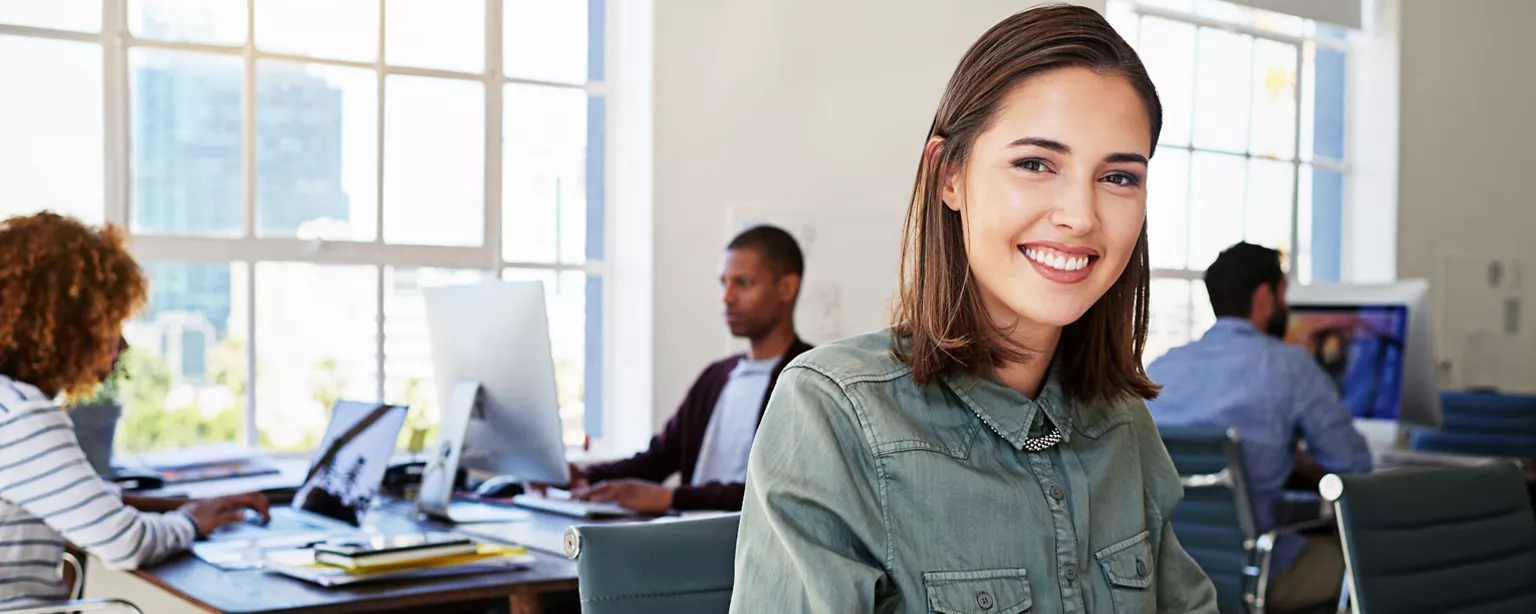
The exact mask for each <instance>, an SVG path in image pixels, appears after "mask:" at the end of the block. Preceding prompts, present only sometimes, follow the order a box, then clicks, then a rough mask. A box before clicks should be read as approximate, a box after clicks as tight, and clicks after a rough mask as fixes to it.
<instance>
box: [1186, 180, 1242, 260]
mask: <svg viewBox="0 0 1536 614" xmlns="http://www.w3.org/2000/svg"><path fill="white" fill-rule="evenodd" d="M1193 164H1194V170H1193V172H1192V173H1191V174H1190V176H1191V177H1193V178H1194V179H1193V181H1192V183H1191V185H1190V198H1189V266H1190V268H1192V269H1195V270H1204V269H1205V267H1208V266H1210V265H1211V262H1214V261H1215V260H1216V256H1217V254H1220V253H1221V251H1222V250H1224V249H1226V248H1228V247H1231V246H1232V244H1233V243H1237V242H1238V241H1241V240H1242V238H1243V201H1244V198H1243V197H1244V196H1245V193H1246V190H1245V186H1246V181H1245V177H1244V175H1245V170H1246V169H1245V167H1246V162H1245V160H1244V158H1242V157H1241V156H1229V155H1225V154H1213V153H1203V152H1197V153H1196V154H1195V155H1194V160H1193Z"/></svg>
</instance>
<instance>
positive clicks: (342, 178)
mask: <svg viewBox="0 0 1536 614" xmlns="http://www.w3.org/2000/svg"><path fill="white" fill-rule="evenodd" d="M256 105H257V108H256V164H257V170H256V182H257V185H256V201H257V208H256V228H257V234H258V235H260V236H263V237H299V238H304V239H332V240H348V239H351V240H357V241H372V240H373V237H374V229H375V226H376V218H377V217H378V187H377V186H378V184H377V179H378V155H379V144H378V120H377V117H378V113H379V111H378V108H379V107H378V105H379V96H378V81H377V77H376V76H375V73H374V72H373V71H371V70H366V69H358V68H338V67H332V66H319V65H314V64H300V63H294V62H271V61H262V62H261V63H260V64H258V65H257V73H256Z"/></svg>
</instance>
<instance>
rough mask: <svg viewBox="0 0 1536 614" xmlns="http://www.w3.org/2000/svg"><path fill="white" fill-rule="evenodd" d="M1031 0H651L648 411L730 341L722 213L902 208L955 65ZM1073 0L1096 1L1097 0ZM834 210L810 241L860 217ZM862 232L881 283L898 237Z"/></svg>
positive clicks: (860, 323)
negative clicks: (722, 282) (722, 280)
mask: <svg viewBox="0 0 1536 614" xmlns="http://www.w3.org/2000/svg"><path fill="white" fill-rule="evenodd" d="M1031 4H1033V3H1032V2H1020V1H1018V0H1013V1H1002V0H965V1H963V2H955V1H949V0H840V1H838V2H825V1H822V0H772V1H763V0H663V1H660V2H656V37H655V60H656V63H655V119H656V121H655V133H654V135H655V188H654V189H655V191H654V195H655V198H654V206H655V209H654V212H655V217H654V224H655V226H654V232H655V235H654V236H655V243H654V245H655V252H654V253H655V261H654V264H655V269H654V270H655V280H656V285H655V295H654V296H655V299H654V300H655V305H654V307H655V323H656V325H655V345H654V352H655V362H654V363H653V364H654V366H655V384H656V385H655V389H654V393H653V394H654V400H655V418H656V422H657V424H660V423H662V422H664V421H665V420H666V418H667V417H668V416H670V415H671V414H672V413H673V411H675V409H676V406H677V403H678V401H679V400H680V399H681V397H682V395H683V394H684V393H685V392H686V391H687V388H688V385H689V384H690V383H691V382H692V381H693V379H694V377H696V376H697V375H698V372H699V370H700V369H702V368H703V367H704V366H705V365H706V364H708V363H709V362H710V361H712V360H715V359H717V358H719V357H721V356H722V355H723V354H724V352H725V351H727V350H728V349H729V347H730V346H729V344H728V342H727V341H726V334H725V332H724V324H723V321H722V310H721V306H720V299H719V290H718V285H717V284H716V282H715V279H716V277H717V275H718V267H719V258H720V250H721V248H722V247H723V246H724V242H725V241H726V240H727V238H728V233H729V232H730V230H731V229H732V228H731V224H732V223H733V217H739V216H735V215H734V214H733V213H732V212H733V211H737V210H742V209H750V210H754V211H760V210H763V209H769V210H771V209H776V208H783V209H786V210H793V211H796V212H808V211H809V212H814V211H817V210H842V211H847V210H854V211H859V212H861V213H865V212H867V214H868V215H871V216H882V215H885V216H892V218H899V217H900V216H902V215H903V214H904V212H905V205H906V199H907V197H908V192H909V191H910V189H911V183H912V177H913V173H914V171H915V169H916V163H917V159H918V156H919V154H920V152H921V148H922V143H923V138H924V137H925V136H926V135H927V128H928V124H929V122H930V121H931V120H932V118H933V111H934V107H935V105H936V103H937V101H938V97H939V94H940V93H941V90H942V89H943V86H944V83H945V81H946V80H947V79H948V77H949V74H950V72H951V71H952V70H953V68H954V65H955V63H956V62H957V61H958V60H959V58H960V55H961V54H962V53H963V52H964V51H965V49H966V47H968V46H969V45H970V43H971V42H973V41H974V40H975V39H976V37H977V36H979V35H980V34H981V33H982V32H983V31H984V30H986V28H988V27H989V26H991V25H992V24H994V23H996V22H997V21H998V20H1000V19H1002V18H1003V17H1005V16H1007V15H1009V14H1011V13H1013V12H1015V11H1018V10H1021V9H1023V8H1025V7H1027V6H1029V5H1031ZM1081 4H1087V5H1090V6H1094V7H1095V8H1097V9H1099V10H1103V8H1104V7H1103V4H1104V1H1103V0H1089V1H1088V2H1082V3H1081ZM797 215H800V217H804V216H803V215H801V213H797ZM849 217H850V216H841V219H838V220H836V221H832V222H829V223H826V224H820V225H818V227H817V234H818V237H817V238H818V240H819V241H823V242H825V241H827V240H828V238H827V237H829V236H836V235H841V234H846V235H849V236H858V234H859V233H860V230H861V227H860V225H859V224H857V223H856V222H851V221H848V219H847V218H849ZM851 217H853V218H854V219H857V217H858V216H851ZM738 221H739V220H738ZM876 226H884V224H876ZM897 226H898V227H899V223H898V224H897ZM862 245H865V246H869V247H868V248H867V249H868V250H870V251H881V250H885V249H886V248H887V246H888V247H889V254H888V255H886V256H884V258H883V259H882V258H881V257H880V256H878V255H874V256H871V255H869V254H860V255H859V256H860V257H864V258H867V260H865V261H863V262H867V263H868V264H861V265H860V266H858V267H857V268H859V269H860V271H859V273H861V274H862V275H863V276H866V277H869V278H873V279H879V278H884V279H889V280H891V281H892V282H894V280H895V276H896V268H895V267H896V263H897V254H896V252H895V246H896V245H897V243H896V242H894V241H892V242H890V243H888V244H884V245H882V244H881V243H879V242H878V241H877V242H871V243H863V244H862ZM808 266H809V267H811V268H812V269H813V270H814V269H815V267H817V266H820V263H818V262H815V261H812V262H809V263H808ZM843 274H848V272H846V271H845V272H843ZM860 294H861V295H860V296H843V297H840V300H842V301H844V302H850V303H857V304H860V305H866V306H867V305H878V304H879V303H880V301H883V300H884V299H885V298H886V297H885V296H881V295H880V293H879V292H869V291H861V292H860ZM873 311H877V310H873V309H868V308H866V309H862V310H861V311H860V312H859V314H860V315H858V316H856V317H854V318H852V319H850V321H846V322H843V323H842V328H843V329H845V330H847V331H848V332H850V333H852V332H859V331H861V330H865V329H871V328H875V327H878V326H880V325H881V324H882V322H881V321H879V320H878V319H873V320H874V321H871V320H872V318H871V317H869V316H867V315H863V314H867V313H870V312H873Z"/></svg>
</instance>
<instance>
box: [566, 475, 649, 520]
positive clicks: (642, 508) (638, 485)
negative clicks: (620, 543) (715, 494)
mask: <svg viewBox="0 0 1536 614" xmlns="http://www.w3.org/2000/svg"><path fill="white" fill-rule="evenodd" d="M571 496H573V497H575V498H577V499H585V500H587V501H591V502H593V503H617V504H619V505H622V506H624V507H625V508H628V509H631V510H634V511H637V512H640V513H642V514H656V515H660V514H665V513H667V510H670V509H672V489H670V488H667V487H666V486H662V485H660V484H657V483H655V482H646V481H644V480H608V481H606V482H601V483H599V484H598V485H596V486H593V487H591V488H580V489H577V490H574V491H571Z"/></svg>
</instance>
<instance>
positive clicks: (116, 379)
mask: <svg viewBox="0 0 1536 614" xmlns="http://www.w3.org/2000/svg"><path fill="white" fill-rule="evenodd" d="M132 379H133V376H132V375H129V374H128V367H127V364H126V361H123V360H118V361H117V364H115V365H112V372H111V373H110V374H108V375H107V378H106V379H104V380H102V381H101V385H99V386H96V390H95V391H93V392H91V396H88V397H86V398H83V399H80V400H79V401H77V402H76V403H75V405H76V406H82V407H83V406H86V405H112V404H114V403H118V402H119V397H118V394H119V393H121V392H122V387H123V382H126V381H129V380H132Z"/></svg>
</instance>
